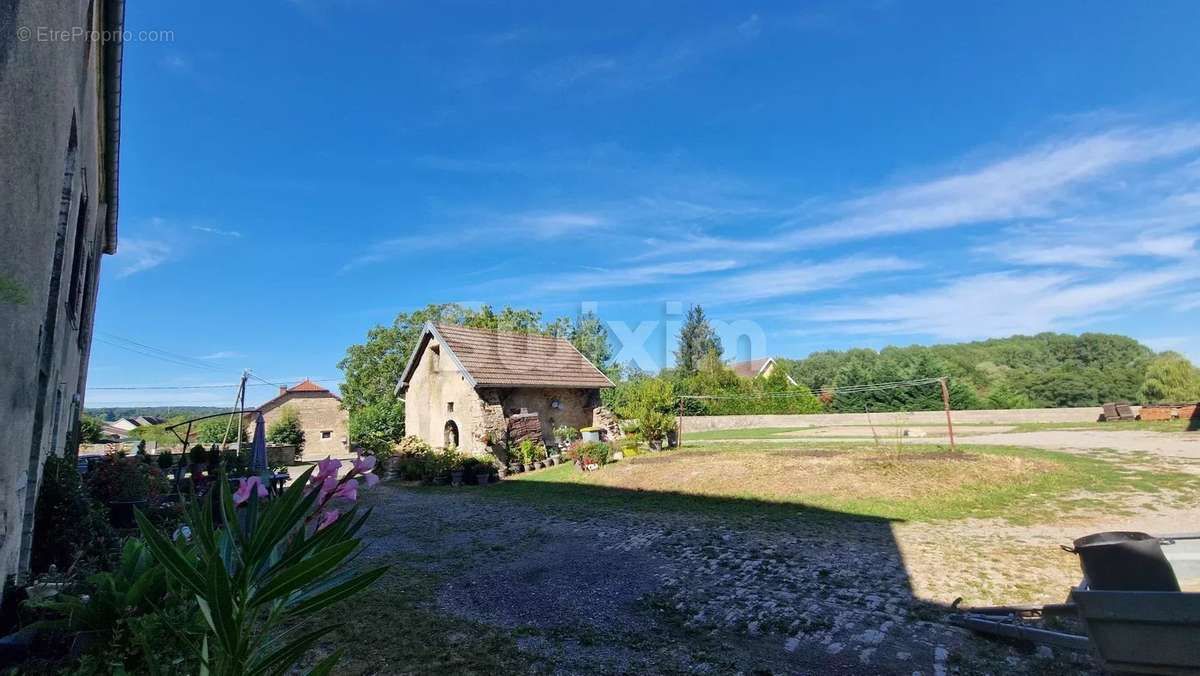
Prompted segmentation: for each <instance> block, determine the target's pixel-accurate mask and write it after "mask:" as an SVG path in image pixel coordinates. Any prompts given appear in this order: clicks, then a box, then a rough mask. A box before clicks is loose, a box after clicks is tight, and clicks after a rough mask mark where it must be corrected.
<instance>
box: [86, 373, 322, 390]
mask: <svg viewBox="0 0 1200 676" xmlns="http://www.w3.org/2000/svg"><path fill="white" fill-rule="evenodd" d="M251 377H252V378H253V377H257V376H254V375H253V374H252V375H251ZM259 380H262V379H261V378H260V379H259ZM280 380H284V379H280ZM286 380H288V381H290V380H293V379H290V378H289V379H286ZM309 380H311V381H313V382H314V383H334V384H336V383H337V382H339V381H340V378H309ZM284 384H285V383H283V382H278V383H275V382H269V381H266V380H263V382H261V383H247V384H246V387H282V386H284ZM237 386H238V384H237V383H225V384H222V385H217V384H212V385H106V386H103V387H92V386H89V387H88V390H223V389H228V388H231V387H237Z"/></svg>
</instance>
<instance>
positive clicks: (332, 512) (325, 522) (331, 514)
mask: <svg viewBox="0 0 1200 676" xmlns="http://www.w3.org/2000/svg"><path fill="white" fill-rule="evenodd" d="M339 516H341V513H339V512H338V511H337V510H336V509H327V510H325V511H324V512H322V513H321V521H320V523H318V524H317V530H322V529H324V528H325V527H326V526H330V525H333V522H334V521H337V520H338V517H339Z"/></svg>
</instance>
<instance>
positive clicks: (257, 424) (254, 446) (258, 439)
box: [250, 413, 267, 474]
mask: <svg viewBox="0 0 1200 676" xmlns="http://www.w3.org/2000/svg"><path fill="white" fill-rule="evenodd" d="M264 427H265V424H264V423H263V417H262V413H259V414H257V415H256V416H255V417H254V441H252V442H251V443H250V473H251V474H261V473H263V472H265V471H267V433H266V431H265V430H264V429H263V428H264Z"/></svg>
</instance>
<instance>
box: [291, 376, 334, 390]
mask: <svg viewBox="0 0 1200 676" xmlns="http://www.w3.org/2000/svg"><path fill="white" fill-rule="evenodd" d="M328 391H329V390H327V389H325V388H324V387H321V386H320V385H318V384H316V383H314V382H313V381H311V380H309V379H308V378H305V379H304V380H302V381H301V382H300V384H299V385H296V386H295V387H289V388H288V392H328Z"/></svg>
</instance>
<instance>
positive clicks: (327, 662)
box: [308, 648, 345, 676]
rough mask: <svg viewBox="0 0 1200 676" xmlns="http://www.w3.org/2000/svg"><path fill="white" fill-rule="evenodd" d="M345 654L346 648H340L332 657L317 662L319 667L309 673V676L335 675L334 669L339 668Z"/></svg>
mask: <svg viewBox="0 0 1200 676" xmlns="http://www.w3.org/2000/svg"><path fill="white" fill-rule="evenodd" d="M344 652H345V649H344V648H338V649H337V650H335V651H333V654H332V655H330V656H329V657H326V658H325V659H323V660H321V661H320V662H317V665H316V666H315V667H313V668H312V670H311V671H309V672H308V676H329V674H331V673H333V668H334V667H335V666H337V663H338V660H340V659H342V654H343V653H344Z"/></svg>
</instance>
